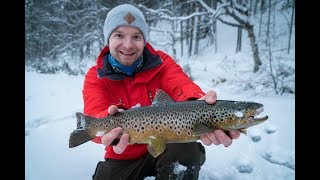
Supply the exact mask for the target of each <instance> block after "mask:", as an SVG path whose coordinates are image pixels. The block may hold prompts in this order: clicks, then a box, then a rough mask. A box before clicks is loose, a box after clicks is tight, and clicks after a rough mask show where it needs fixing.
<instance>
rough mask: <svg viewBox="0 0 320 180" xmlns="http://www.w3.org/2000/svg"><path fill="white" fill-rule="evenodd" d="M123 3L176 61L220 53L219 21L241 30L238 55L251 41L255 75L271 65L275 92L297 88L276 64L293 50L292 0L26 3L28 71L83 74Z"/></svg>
mask: <svg viewBox="0 0 320 180" xmlns="http://www.w3.org/2000/svg"><path fill="white" fill-rule="evenodd" d="M122 3H130V4H133V5H135V6H136V7H138V8H139V9H141V10H142V12H143V13H144V14H145V16H146V21H147V24H148V26H149V32H150V33H149V34H152V38H148V39H149V42H150V43H151V44H152V45H154V46H156V47H159V48H161V49H165V50H166V51H167V52H168V53H169V54H170V55H171V56H173V57H174V58H175V59H177V60H178V59H182V58H183V57H192V56H194V55H197V54H199V50H200V49H203V48H207V47H210V48H212V51H214V52H216V53H217V51H218V47H219V44H218V43H217V38H218V37H219V36H220V35H221V34H219V33H218V32H217V23H218V22H219V23H223V24H225V25H227V26H230V27H233V28H237V36H236V37H237V38H236V39H234V41H235V44H236V47H235V50H234V51H235V53H237V52H241V51H242V42H243V38H248V39H249V42H250V50H251V52H252V54H251V57H250V58H249V60H250V61H252V72H253V73H257V72H259V70H260V67H261V64H262V62H264V63H266V62H267V63H268V64H269V65H268V67H269V68H268V69H269V72H270V73H269V78H270V83H271V84H272V86H273V87H274V89H275V90H276V93H277V94H278V93H280V94H281V93H282V92H289V93H294V91H295V90H294V86H291V87H289V86H288V85H283V84H281V83H280V82H284V81H283V79H285V78H286V77H288V76H291V77H292V76H294V73H295V69H294V67H290V66H286V65H284V64H279V63H277V62H275V59H278V57H276V54H277V52H279V51H281V52H282V53H287V54H289V53H290V51H293V50H294V49H293V48H292V45H293V43H292V39H293V36H294V33H293V32H294V31H293V30H294V28H295V18H294V16H295V1H294V0H165V1H157V0H119V1H113V0H50V1H49V0H26V1H25V66H26V69H27V70H36V71H37V72H39V73H56V72H61V71H63V72H66V73H68V74H71V75H78V74H82V75H83V74H85V72H86V71H87V69H88V67H90V65H92V64H94V62H95V59H96V57H97V55H98V53H99V51H100V50H101V49H102V48H103V47H104V45H105V42H104V37H103V32H102V29H103V24H104V20H105V17H106V15H107V13H108V11H109V10H110V9H111V8H113V7H115V6H116V5H119V4H122ZM278 16H281V18H282V19H285V22H286V25H285V27H286V28H285V29H284V30H282V31H276V30H275V28H276V27H275V26H276V21H277V19H278ZM243 34H247V37H244V36H243ZM155 37H158V38H155ZM279 38H285V39H286V40H285V41H286V46H283V47H278V46H276V44H277V40H278V39H279ZM177 49H179V51H177ZM262 57H263V58H265V57H266V58H267V60H262V59H261V58H262ZM293 61H294V58H293ZM279 86H281V87H279Z"/></svg>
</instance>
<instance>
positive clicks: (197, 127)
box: [192, 123, 218, 136]
mask: <svg viewBox="0 0 320 180" xmlns="http://www.w3.org/2000/svg"><path fill="white" fill-rule="evenodd" d="M215 128H217V129H218V127H210V126H208V125H205V124H201V123H195V124H194V125H193V132H192V133H193V135H194V136H200V135H202V134H206V133H208V132H212V131H213V130H214V129H215Z"/></svg>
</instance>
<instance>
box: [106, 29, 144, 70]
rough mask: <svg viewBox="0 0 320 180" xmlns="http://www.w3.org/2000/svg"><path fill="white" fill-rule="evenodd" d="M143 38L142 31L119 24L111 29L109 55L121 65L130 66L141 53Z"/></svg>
mask: <svg viewBox="0 0 320 180" xmlns="http://www.w3.org/2000/svg"><path fill="white" fill-rule="evenodd" d="M144 46H145V40H144V38H143V34H142V32H141V31H140V30H139V29H138V28H136V27H131V26H120V27H118V28H116V29H115V30H113V32H112V33H111V35H110V38H109V48H110V53H111V55H112V56H113V57H114V58H115V59H116V60H117V61H118V62H119V63H120V64H122V65H125V66H130V65H132V64H133V63H134V62H135V61H137V60H138V59H139V58H140V57H141V56H142V53H143V49H144Z"/></svg>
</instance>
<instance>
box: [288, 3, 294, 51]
mask: <svg viewBox="0 0 320 180" xmlns="http://www.w3.org/2000/svg"><path fill="white" fill-rule="evenodd" d="M294 12H295V4H293V6H292V13H291V21H290V29H289V31H290V32H289V42H288V54H289V52H290V44H291V36H292V27H293V21H294V18H293V17H294Z"/></svg>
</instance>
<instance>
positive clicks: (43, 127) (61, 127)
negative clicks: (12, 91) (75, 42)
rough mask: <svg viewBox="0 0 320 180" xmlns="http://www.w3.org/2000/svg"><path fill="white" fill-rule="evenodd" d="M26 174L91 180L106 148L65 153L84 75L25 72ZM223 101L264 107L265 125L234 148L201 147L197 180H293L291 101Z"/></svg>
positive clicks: (239, 97) (38, 179)
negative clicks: (203, 154)
mask: <svg viewBox="0 0 320 180" xmlns="http://www.w3.org/2000/svg"><path fill="white" fill-rule="evenodd" d="M25 75H26V80H25V81H26V83H25V84H26V94H25V104H26V106H25V107H26V136H25V142H26V150H25V155H26V156H25V157H26V159H25V160H26V161H25V172H26V179H30V180H42V179H47V180H50V179H52V180H54V179H60V180H64V179H65V180H67V179H78V180H85V179H90V178H91V176H92V174H93V172H94V169H95V166H96V164H97V162H98V161H100V160H103V155H104V148H103V146H101V145H97V144H95V143H92V142H88V143H85V144H83V145H81V146H78V147H77V148H73V149H69V148H68V139H69V135H70V133H71V132H72V131H73V130H74V129H75V127H76V119H75V112H77V111H81V110H82V108H83V102H82V94H81V90H82V81H83V77H82V76H69V75H64V74H46V75H44V74H38V73H35V72H26V73H25ZM218 96H221V97H224V98H225V99H227V98H228V99H237V100H253V101H257V102H260V103H262V104H264V112H263V113H265V114H267V115H268V116H269V120H268V121H267V122H265V123H262V124H260V125H257V126H254V127H251V128H249V129H248V135H247V136H246V135H241V136H240V138H239V139H237V140H235V141H234V142H233V144H232V145H231V146H230V147H228V148H225V147H224V146H222V145H220V146H215V145H212V146H205V147H206V152H207V153H206V154H207V159H206V162H205V164H204V165H203V166H202V168H201V171H200V179H270V180H271V179H286V180H287V179H294V178H295V143H294V139H295V133H294V129H295V124H294V119H295V116H294V109H295V101H294V97H291V96H278V95H269V96H252V95H249V96H243V95H240V94H237V95H234V94H228V91H222V92H220V93H218Z"/></svg>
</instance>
